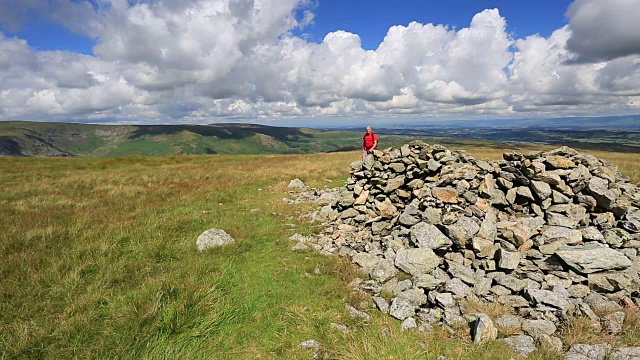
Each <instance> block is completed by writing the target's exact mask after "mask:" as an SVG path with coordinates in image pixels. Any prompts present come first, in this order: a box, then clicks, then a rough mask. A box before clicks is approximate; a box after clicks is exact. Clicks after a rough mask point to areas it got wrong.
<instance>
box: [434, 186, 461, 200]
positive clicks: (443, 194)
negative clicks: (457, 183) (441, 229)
mask: <svg viewBox="0 0 640 360" xmlns="http://www.w3.org/2000/svg"><path fill="white" fill-rule="evenodd" d="M431 194H432V196H433V197H434V198H436V199H438V200H440V201H442V202H443V203H450V204H456V203H457V202H458V192H457V191H456V189H453V188H449V187H446V188H438V187H436V188H433V189H431Z"/></svg>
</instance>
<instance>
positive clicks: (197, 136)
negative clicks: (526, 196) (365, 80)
mask: <svg viewBox="0 0 640 360" xmlns="http://www.w3.org/2000/svg"><path fill="white" fill-rule="evenodd" d="M359 136H360V135H359V133H357V132H353V131H347V130H336V131H328V130H314V129H307V128H290V127H276V126H265V125H254V124H215V125H90V124H69V123H38V122H26V121H9V122H0V156H45V157H47V156H65V157H67V156H79V157H101V156H122V155H182V154H256V153H263V154H301V153H314V152H330V151H337V150H353V149H356V148H358V146H359ZM400 137H402V138H404V136H398V138H400Z"/></svg>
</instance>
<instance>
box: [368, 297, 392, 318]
mask: <svg viewBox="0 0 640 360" xmlns="http://www.w3.org/2000/svg"><path fill="white" fill-rule="evenodd" d="M371 299H372V300H373V302H374V303H375V304H376V307H377V308H378V310H380V311H382V313H384V314H388V313H389V303H388V302H387V300H385V299H383V298H381V297H379V296H374V297H372V298H371Z"/></svg>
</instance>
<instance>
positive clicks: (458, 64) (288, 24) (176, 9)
mask: <svg viewBox="0 0 640 360" xmlns="http://www.w3.org/2000/svg"><path fill="white" fill-rule="evenodd" d="M5 3H6V4H5ZM37 3H41V2H40V1H36V0H25V1H24V2H21V4H22V5H20V6H19V5H15V4H17V2H10V3H9V2H8V0H0V8H1V9H3V10H7V11H5V12H2V11H0V14H2V15H0V24H2V26H3V27H4V28H5V29H10V28H11V27H17V26H20V24H21V21H24V20H25V17H27V18H28V17H29V16H28V15H29V14H34V13H35V14H37V16H41V17H43V18H47V19H48V20H49V21H58V22H60V23H62V24H63V25H65V26H67V27H69V28H70V29H72V30H73V31H76V32H79V33H82V34H85V35H86V36H89V37H92V38H95V39H96V46H95V47H94V49H93V52H94V55H92V56H89V55H83V54H78V53H72V52H68V51H36V50H34V49H32V48H31V47H30V46H29V44H27V43H26V42H25V41H24V40H22V39H19V38H9V37H6V36H4V35H2V33H1V32H0V119H5V120H6V119H54V120H55V119H65V120H68V119H73V120H77V121H118V122H129V123H131V122H139V123H146V122H149V123H152V122H165V123H166V122H192V123H210V122H215V121H217V120H221V121H223V120H224V121H226V120H228V119H248V120H251V119H264V120H272V119H275V120H277V119H286V118H298V119H316V118H317V119H323V118H328V117H344V118H349V119H353V118H362V117H367V118H369V117H376V116H384V117H398V118H403V117H404V118H407V117H424V116H429V117H460V116H464V117H470V116H471V117H472V116H477V115H494V116H500V117H508V116H522V114H527V115H553V116H560V115H576V114H583V113H585V112H592V113H613V112H615V113H620V112H634V111H637V109H638V106H640V105H639V103H640V101H638V98H639V97H640V56H638V55H637V52H634V51H626V52H624V51H623V52H620V51H618V50H615V49H616V47H615V46H613V45H612V44H610V43H609V42H603V43H602V44H599V45H598V43H596V44H591V43H589V46H586V47H585V46H582V45H576V44H581V43H582V40H580V39H581V36H585V34H587V33H586V30H585V29H582V26H586V25H584V24H585V20H584V19H585V16H587V15H584V13H585V11H586V13H587V14H592V13H597V12H598V11H601V10H598V9H599V7H598V6H595V5H594V3H595V2H592V1H586V0H578V1H576V3H574V4H573V5H572V7H571V8H570V9H569V12H568V16H569V17H570V24H569V25H568V26H566V27H564V28H561V29H558V30H556V31H555V32H554V33H553V34H552V35H551V36H549V37H548V38H544V37H541V36H538V35H532V36H529V37H526V38H522V39H513V38H512V37H511V36H510V35H509V33H508V32H507V29H506V27H507V19H505V18H503V17H502V16H501V15H500V13H499V11H498V10H497V9H487V10H484V11H482V12H480V13H478V14H476V15H475V16H474V17H473V18H472V19H470V24H469V26H468V27H464V28H461V29H452V28H449V27H447V26H444V25H438V24H421V23H418V22H412V23H410V24H408V25H406V26H405V25H397V26H393V27H391V28H390V29H389V30H388V32H387V34H386V36H385V38H384V40H383V41H382V42H381V43H380V45H379V46H378V48H377V49H375V50H365V49H363V48H362V45H361V40H360V37H359V36H358V35H357V34H353V33H350V32H346V31H339V30H338V31H335V32H331V33H329V34H327V35H326V36H325V38H324V39H323V40H322V41H321V42H320V43H312V42H308V41H307V40H305V38H304V36H303V37H299V36H294V35H293V33H294V30H300V29H303V28H304V27H306V26H309V24H311V23H312V22H313V21H314V15H313V8H312V6H313V3H312V2H311V1H308V0H188V1H182V0H181V1H179V0H154V1H135V2H134V1H128V0H92V1H91V2H89V1H88V0H85V1H82V0H51V1H48V2H46V4H45V5H43V7H37V6H36V4H37ZM623 3H624V1H623V0H620V4H623ZM9 4H11V6H9ZM623 5H624V4H623ZM592 8H596V10H593V9H592ZM618 8H622V9H625V8H624V6H622V5H621V6H619V7H618ZM585 9H587V10H585ZM607 11H609V10H607ZM612 14H613V15H611V16H612V17H614V18H615V17H616V16H618V15H616V14H617V13H615V12H612ZM34 16H36V15H34ZM620 16H621V17H624V16H626V15H620ZM25 26H28V24H26V25H25ZM593 26H597V24H593ZM625 26H626V25H623V26H621V27H622V28H624V27H625ZM576 39H578V40H576ZM618 39H619V38H618ZM620 41H621V43H625V44H630V43H629V42H628V41H627V40H624V39H622V40H620ZM587 43H588V42H587ZM576 46H577V47H576ZM581 46H582V47H581ZM594 49H596V50H597V51H596V50H594ZM625 49H627V48H625ZM630 49H633V47H630ZM594 51H595V52H594ZM598 51H599V52H598ZM596 53H597V54H596ZM594 54H596V55H594ZM602 54H605V55H602ZM577 57H581V59H582V61H580V62H576V61H575V59H576V58H577ZM590 59H594V60H590Z"/></svg>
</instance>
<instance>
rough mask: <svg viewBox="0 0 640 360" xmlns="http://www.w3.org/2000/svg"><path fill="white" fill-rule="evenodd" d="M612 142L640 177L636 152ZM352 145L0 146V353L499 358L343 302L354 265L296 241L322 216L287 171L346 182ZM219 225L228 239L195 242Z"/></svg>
mask: <svg viewBox="0 0 640 360" xmlns="http://www.w3.org/2000/svg"><path fill="white" fill-rule="evenodd" d="M499 153H500V152H499V151H498V150H495V149H489V148H486V149H485V148H475V149H472V154H474V155H475V156H477V157H488V158H497V157H499ZM605 155H607V154H606V153H605ZM608 155H609V156H610V158H611V159H612V161H614V162H617V163H618V164H620V165H622V166H623V167H627V168H628V169H629V171H625V170H624V169H623V171H624V172H626V173H628V174H630V175H632V176H633V177H634V180H635V181H638V179H639V178H640V176H639V174H640V172H639V171H638V169H639V168H640V167H639V166H638V165H637V164H635V160H633V159H634V155H633V154H631V155H629V154H626V155H625V154H614V153H609V154H608ZM358 156H359V154H358V153H335V154H317V155H294V156H288V155H274V156H267V155H261V156H249V155H246V156H181V157H126V158H112V159H33V158H32V159H0V358H2V359H19V358H20V359H21V358H45V359H49V358H50V359H52V358H109V359H112V358H149V359H174V358H186V359H255V358H262V359H282V358H285V359H299V358H311V356H312V352H311V351H310V350H305V349H300V348H298V344H299V343H300V342H302V341H304V340H308V339H316V340H318V341H320V342H321V343H323V344H324V345H325V352H324V355H326V356H327V357H328V358H340V359H342V358H347V359H413V358H416V359H418V358H420V359H424V358H437V357H438V356H439V355H446V356H447V357H448V358H465V359H478V358H486V359H490V358H496V359H504V358H508V356H507V357H505V356H506V354H508V351H507V350H506V349H505V348H504V346H502V345H501V344H498V343H491V344H488V345H485V346H479V347H478V346H472V345H471V344H469V343H468V341H465V340H457V339H455V336H451V334H448V333H445V332H443V331H435V332H434V333H433V334H430V335H427V336H424V335H419V334H416V333H413V332H402V331H400V330H399V326H398V323H397V322H395V321H392V320H390V319H388V318H385V317H383V316H380V315H379V314H376V313H375V312H372V313H374V319H373V324H372V325H370V326H364V325H363V324H360V323H358V322H357V321H355V320H352V319H350V318H349V317H348V315H347V314H346V311H345V310H344V303H351V304H354V305H357V304H359V303H360V301H361V300H362V299H361V298H359V297H358V295H356V294H354V293H352V292H351V291H349V290H348V286H347V284H348V282H349V281H350V280H351V279H352V278H353V276H355V274H354V269H353V268H352V267H351V266H350V265H349V264H348V263H345V262H344V261H342V260H340V259H336V258H328V257H323V256H321V255H318V254H315V253H311V252H309V253H299V252H293V251H290V250H289V249H290V247H291V245H292V244H291V243H290V242H289V241H288V240H287V238H288V237H289V236H290V235H291V234H292V226H291V225H290V224H295V225H296V227H295V231H298V232H303V233H304V232H310V231H317V230H318V229H315V228H313V227H312V226H310V225H308V224H305V223H304V222H303V221H302V220H300V219H298V215H297V213H298V212H304V211H305V210H306V209H307V208H306V206H305V205H302V206H289V205H284V204H283V203H282V201H281V198H282V197H283V196H284V192H283V191H284V189H285V188H286V184H287V183H288V181H289V180H290V179H292V178H296V177H297V178H300V179H302V180H304V181H305V182H307V183H308V184H309V185H311V186H314V187H323V186H325V185H326V186H330V187H333V186H341V185H342V184H344V180H345V179H346V177H347V175H348V164H349V162H350V161H352V160H355V159H357V158H358ZM596 156H599V157H605V156H603V154H596ZM252 209H253V211H252ZM255 209H259V210H255ZM212 227H217V228H222V229H225V230H226V231H227V232H229V233H230V234H232V235H233V236H234V237H235V238H236V240H237V242H236V243H235V244H234V245H231V246H228V247H224V248H221V249H215V250H210V251H206V252H202V253H198V252H197V251H196V250H195V239H196V238H197V236H198V235H199V234H200V233H201V232H202V231H204V230H206V229H209V228H212ZM316 269H318V270H319V273H318V271H316ZM331 322H335V323H344V324H347V325H348V326H349V327H350V328H351V331H350V333H349V334H342V333H341V332H339V331H337V330H335V329H333V328H331V326H330V323H331ZM381 328H385V329H387V331H385V332H384V333H381V331H380V329H381ZM547 356H549V354H542V353H541V354H539V356H538V357H547Z"/></svg>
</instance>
